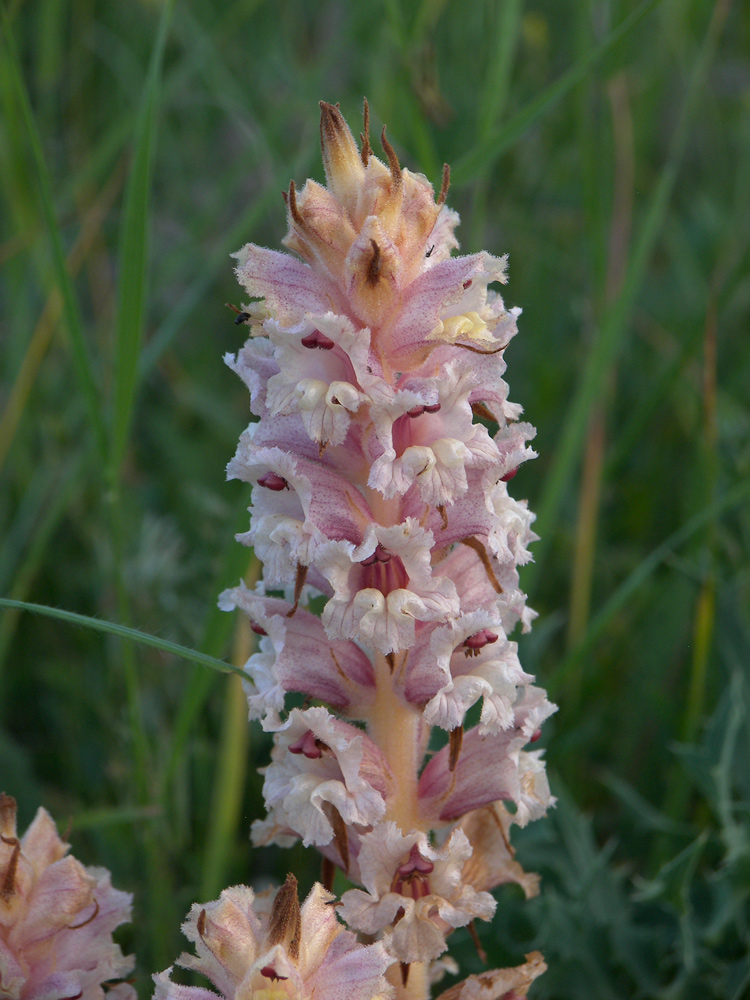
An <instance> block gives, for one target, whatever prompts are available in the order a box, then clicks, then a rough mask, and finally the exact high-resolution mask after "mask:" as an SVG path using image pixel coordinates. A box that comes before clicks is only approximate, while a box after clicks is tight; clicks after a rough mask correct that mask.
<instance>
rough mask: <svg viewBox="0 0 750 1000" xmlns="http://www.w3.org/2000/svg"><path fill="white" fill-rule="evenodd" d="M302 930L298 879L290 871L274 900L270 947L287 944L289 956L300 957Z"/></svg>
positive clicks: (269, 926) (268, 938)
mask: <svg viewBox="0 0 750 1000" xmlns="http://www.w3.org/2000/svg"><path fill="white" fill-rule="evenodd" d="M301 931H302V913H301V912H300V907H299V896H298V895H297V879H296V878H295V877H294V875H292V874H291V872H290V873H289V874H288V875H287V877H286V882H285V883H284V884H283V885H282V887H281V888H280V889H279V891H278V892H277V893H276V898H275V899H274V901H273V907H272V909H271V919H270V921H269V924H268V937H267V942H268V944H269V946H270V947H273V946H274V945H275V944H286V947H287V951H288V952H289V957H290V958H291V959H292V961H296V960H297V959H298V958H299V945H300V935H301Z"/></svg>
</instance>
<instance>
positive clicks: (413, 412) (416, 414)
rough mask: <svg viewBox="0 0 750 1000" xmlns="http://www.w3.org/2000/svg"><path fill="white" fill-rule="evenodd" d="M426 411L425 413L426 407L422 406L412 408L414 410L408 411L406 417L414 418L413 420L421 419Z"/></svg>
mask: <svg viewBox="0 0 750 1000" xmlns="http://www.w3.org/2000/svg"><path fill="white" fill-rule="evenodd" d="M424 411H425V407H424V406H420V405H417V406H412V408H411V409H410V410H407V411H406V415H407V417H412V418H414V417H421V416H422V414H423V413H424Z"/></svg>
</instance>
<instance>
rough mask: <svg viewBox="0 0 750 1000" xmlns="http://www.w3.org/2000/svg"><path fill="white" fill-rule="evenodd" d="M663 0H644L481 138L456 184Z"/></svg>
mask: <svg viewBox="0 0 750 1000" xmlns="http://www.w3.org/2000/svg"><path fill="white" fill-rule="evenodd" d="M660 2H661V0H641V3H640V4H639V5H638V6H637V7H636V9H635V10H634V11H633V12H632V13H631V14H629V15H628V16H627V17H626V18H625V20H624V21H623V22H622V24H620V25H619V26H618V27H617V28H615V29H614V31H611V32H610V33H609V35H607V37H606V38H605V39H604V41H603V42H600V44H599V45H597V46H595V47H594V48H592V49H591V51H590V52H589V53H588V55H587V56H586V57H585V58H584V59H582V60H580V61H579V62H577V63H575V65H573V66H571V68H570V69H569V70H568V71H567V72H566V73H563V75H562V76H561V77H560V78H559V79H558V80H555V82H554V83H552V84H550V86H549V87H547V89H546V90H543V91H542V92H541V94H539V96H538V97H535V98H534V100H533V101H530V102H529V103H528V104H527V105H526V106H525V107H523V108H521V110H520V111H518V112H516V114H515V115H513V117H512V118H511V119H510V121H508V122H506V123H505V125H502V126H500V127H499V128H496V129H493V131H492V132H491V133H490V134H489V135H488V136H487V138H485V139H482V140H480V141H479V142H478V143H477V144H476V145H475V146H474V147H473V148H472V149H471V150H470V151H469V152H468V153H467V154H466V156H464V157H462V158H461V159H460V160H459V161H458V162H457V163H456V164H455V166H453V167H452V169H451V181H452V182H453V183H454V184H455V185H461V184H468V183H469V182H471V181H473V180H475V179H476V178H477V177H480V176H481V175H482V174H483V173H485V172H486V171H487V170H489V169H490V168H491V167H492V165H493V164H494V163H495V161H496V160H497V159H498V157H499V156H500V155H501V154H502V153H504V152H505V150H506V149H508V147H510V146H512V145H513V143H514V142H516V140H517V139H518V138H519V137H520V136H522V135H523V134H524V132H527V131H528V129H529V128H531V126H532V125H533V124H534V123H535V122H536V121H538V120H539V119H540V118H542V117H543V115H545V114H546V113H547V112H548V111H551V109H552V108H553V107H554V106H555V104H557V102H558V101H559V100H560V99H561V98H563V97H564V96H565V95H566V94H567V93H568V91H570V90H572V89H573V87H575V86H576V84H578V83H580V82H581V80H583V78H584V77H585V76H586V74H587V73H588V71H589V70H590V69H591V67H592V66H594V65H595V64H596V63H597V62H599V61H600V60H601V59H603V58H604V57H605V56H606V55H607V54H608V53H609V52H611V51H612V49H613V48H614V47H615V45H617V43H618V42H619V41H620V40H621V39H622V38H624V37H625V35H626V34H627V33H628V32H629V31H632V29H633V28H634V27H635V26H636V25H637V24H640V22H641V21H642V20H643V19H644V18H645V17H646V16H647V15H648V14H650V13H651V10H652V9H653V8H654V7H655V6H656V5H657V3H660Z"/></svg>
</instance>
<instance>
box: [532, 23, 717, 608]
mask: <svg viewBox="0 0 750 1000" xmlns="http://www.w3.org/2000/svg"><path fill="white" fill-rule="evenodd" d="M716 11H719V7H718V6H717V7H716V8H715V11H714V13H712V16H711V22H710V25H709V28H708V31H707V32H706V35H705V41H704V43H703V45H702V47H701V53H700V57H699V58H698V59H697V60H696V62H695V68H694V70H693V73H692V76H691V79H690V86H689V87H688V91H687V94H686V96H685V100H684V102H683V105H682V108H681V109H680V116H679V119H678V121H677V125H676V127H675V130H674V133H673V135H672V140H671V143H670V149H669V154H668V156H667V162H666V163H665V165H664V167H663V168H662V171H661V175H660V177H659V181H658V183H657V185H656V189H655V190H654V192H653V194H652V196H651V202H650V204H649V206H648V210H647V212H646V217H645V219H644V222H643V225H642V227H641V231H640V233H639V236H638V238H637V240H636V241H635V245H634V248H633V252H632V254H631V257H630V260H629V261H628V269H627V273H626V275H625V280H624V282H623V287H622V291H621V292H620V294H619V295H618V296H617V298H616V299H615V300H614V301H613V302H612V305H611V306H610V307H609V308H607V309H606V310H605V312H604V313H603V315H602V320H601V324H600V329H599V335H598V337H597V339H596V342H595V344H594V346H593V349H592V350H591V353H590V354H589V357H588V361H587V363H586V367H585V369H584V372H583V375H582V377H581V381H580V383H579V385H578V389H577V391H576V394H575V397H574V399H573V402H572V405H571V407H570V409H569V411H568V415H567V417H566V420H565V426H564V428H563V431H562V434H561V437H560V441H559V443H558V445H557V447H556V448H555V457H554V459H553V461H552V466H551V468H550V470H549V473H548V475H547V477H546V480H545V485H544V492H543V494H542V497H541V500H540V502H539V504H538V506H537V525H538V527H539V534H540V536H541V538H540V541H539V542H538V543H537V544H536V546H535V547H534V560H535V561H534V562H533V563H532V564H531V565H530V566H529V567H528V568H527V570H526V572H525V574H524V583H525V585H526V589H527V591H528V592H529V593H532V591H533V587H534V581H535V580H536V578H537V576H538V575H539V572H540V567H541V566H542V565H543V562H544V557H545V556H546V553H547V550H548V548H549V545H550V544H551V541H552V538H553V536H554V528H555V525H556V522H557V519H558V517H559V516H560V512H561V511H562V509H563V503H562V498H563V497H564V496H565V493H566V491H567V489H568V487H569V486H570V483H571V481H572V478H573V475H574V473H575V469H576V467H577V464H578V459H579V457H580V453H581V449H582V447H583V442H584V440H585V436H586V427H587V424H588V418H589V413H590V412H591V409H592V407H593V406H594V405H595V404H596V402H597V401H598V399H599V398H600V395H601V393H602V391H603V388H604V386H605V385H606V384H607V380H606V378H605V376H606V373H607V372H608V371H609V369H610V367H611V365H612V364H613V363H614V361H615V360H616V358H617V355H618V353H619V351H620V348H621V347H622V344H623V342H624V340H625V337H626V334H627V332H628V329H629V320H630V315H631V313H632V310H633V307H634V305H635V301H636V298H637V295H638V292H639V291H640V288H641V284H642V282H643V278H644V276H645V273H646V265H647V264H648V261H649V259H650V257H651V253H652V252H653V249H654V246H655V244H656V240H657V237H658V235H659V232H660V229H661V225H662V222H663V220H664V215H665V213H666V210H667V205H668V204H669V199H670V197H671V194H672V190H673V188H674V184H675V181H676V179H677V172H678V167H679V164H680V161H681V159H682V154H683V152H684V150H685V144H686V142H687V137H688V126H689V123H690V120H691V118H692V115H693V112H694V110H695V107H696V104H697V100H698V97H699V95H700V93H701V91H702V87H703V84H704V82H705V79H706V75H707V73H708V69H709V66H710V65H711V62H712V59H713V56H714V53H715V51H716V44H717V42H718V39H719V35H720V32H721V28H722V27H723V24H724V20H723V19H722V18H721V17H717V16H714V15H715V12H716ZM725 16H726V14H725V13H724V17H725Z"/></svg>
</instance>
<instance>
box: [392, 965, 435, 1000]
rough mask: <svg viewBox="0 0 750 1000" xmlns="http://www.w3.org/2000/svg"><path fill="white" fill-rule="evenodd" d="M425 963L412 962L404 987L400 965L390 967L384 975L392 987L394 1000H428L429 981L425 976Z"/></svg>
mask: <svg viewBox="0 0 750 1000" xmlns="http://www.w3.org/2000/svg"><path fill="white" fill-rule="evenodd" d="M428 969H429V965H428V963H427V962H412V963H411V965H410V966H409V974H408V976H407V977H406V985H404V980H403V971H402V968H401V966H400V965H398V964H396V965H392V966H391V967H390V969H389V970H388V972H387V973H386V978H387V979H388V982H389V983H390V984H391V986H393V996H394V1000H429V996H430V980H429V976H428V975H427V972H428Z"/></svg>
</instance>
